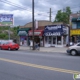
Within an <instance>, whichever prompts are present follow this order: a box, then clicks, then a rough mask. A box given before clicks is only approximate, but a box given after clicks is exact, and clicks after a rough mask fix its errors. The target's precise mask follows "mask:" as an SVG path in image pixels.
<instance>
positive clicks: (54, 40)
mask: <svg viewBox="0 0 80 80" xmlns="http://www.w3.org/2000/svg"><path fill="white" fill-rule="evenodd" d="M51 45H52V46H55V45H56V37H55V36H52V44H51Z"/></svg>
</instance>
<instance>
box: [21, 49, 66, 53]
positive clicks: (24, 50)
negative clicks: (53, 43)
mask: <svg viewBox="0 0 80 80" xmlns="http://www.w3.org/2000/svg"><path fill="white" fill-rule="evenodd" d="M19 50H20V51H30V52H44V53H46V52H47V53H49V52H50V53H66V51H40V50H29V49H26V50H25V49H19Z"/></svg>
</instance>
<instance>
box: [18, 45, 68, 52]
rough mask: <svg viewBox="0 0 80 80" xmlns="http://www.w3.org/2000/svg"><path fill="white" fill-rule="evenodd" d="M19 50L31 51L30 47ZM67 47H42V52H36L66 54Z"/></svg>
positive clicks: (21, 47)
mask: <svg viewBox="0 0 80 80" xmlns="http://www.w3.org/2000/svg"><path fill="white" fill-rule="evenodd" d="M19 50H28V51H33V50H30V47H27V46H20V49H19ZM66 50H67V47H40V50H34V51H40V52H59V53H66Z"/></svg>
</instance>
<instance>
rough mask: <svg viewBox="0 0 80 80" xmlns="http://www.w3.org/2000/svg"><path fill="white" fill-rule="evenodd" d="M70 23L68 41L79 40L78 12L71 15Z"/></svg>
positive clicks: (79, 16)
mask: <svg viewBox="0 0 80 80" xmlns="http://www.w3.org/2000/svg"><path fill="white" fill-rule="evenodd" d="M71 16H72V15H71ZM71 23H72V26H71V30H70V41H71V42H73V43H77V42H80V14H75V16H72V19H71Z"/></svg>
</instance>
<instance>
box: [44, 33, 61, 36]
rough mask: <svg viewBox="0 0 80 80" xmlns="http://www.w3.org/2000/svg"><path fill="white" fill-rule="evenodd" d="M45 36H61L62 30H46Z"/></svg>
mask: <svg viewBox="0 0 80 80" xmlns="http://www.w3.org/2000/svg"><path fill="white" fill-rule="evenodd" d="M44 35H45V36H60V35H61V33H60V32H46V33H44Z"/></svg>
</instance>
